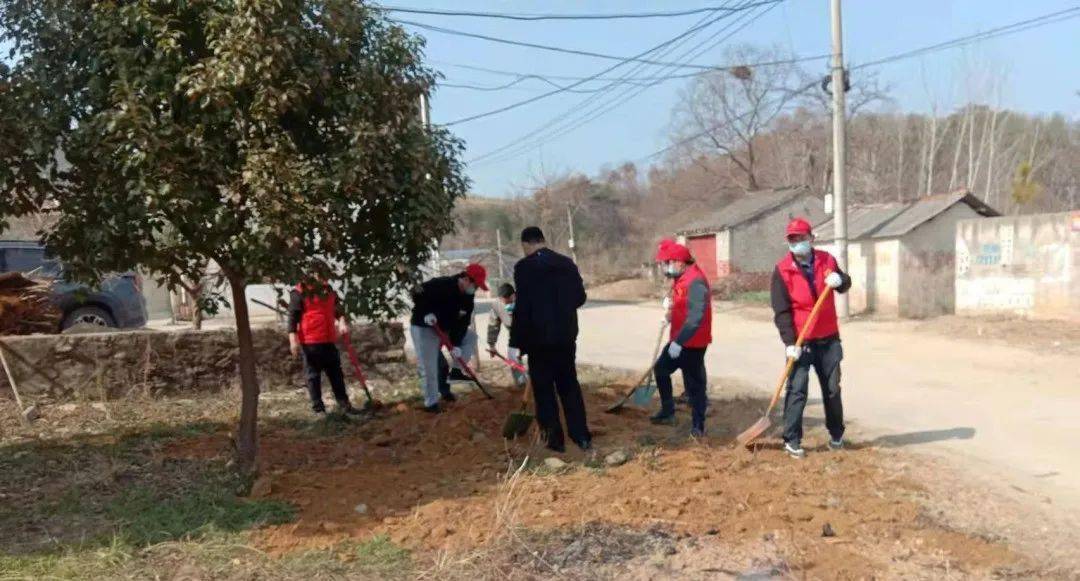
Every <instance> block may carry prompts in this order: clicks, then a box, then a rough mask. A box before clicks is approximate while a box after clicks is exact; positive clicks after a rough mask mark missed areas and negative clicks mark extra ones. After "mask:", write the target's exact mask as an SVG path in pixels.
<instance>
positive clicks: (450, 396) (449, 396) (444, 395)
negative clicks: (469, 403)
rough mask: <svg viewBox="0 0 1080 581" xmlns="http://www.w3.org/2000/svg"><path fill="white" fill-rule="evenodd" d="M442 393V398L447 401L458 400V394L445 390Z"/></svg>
mask: <svg viewBox="0 0 1080 581" xmlns="http://www.w3.org/2000/svg"><path fill="white" fill-rule="evenodd" d="M441 395H442V400H443V401H445V402H447V403H453V402H455V401H457V396H456V395H454V394H453V393H450V392H449V391H446V392H443V393H442V394H441Z"/></svg>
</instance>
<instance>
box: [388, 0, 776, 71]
mask: <svg viewBox="0 0 1080 581" xmlns="http://www.w3.org/2000/svg"><path fill="white" fill-rule="evenodd" d="M782 1H783V0H768V1H767V2H759V3H757V4H756V5H757V6H762V5H769V4H773V5H775V4H777V3H779V2H782ZM726 16H728V14H722V15H721V16H720V17H721V18H723V17H726ZM394 22H397V23H398V24H406V25H409V26H415V27H417V28H421V29H423V30H430V31H432V32H439V33H442V34H450V35H454V36H463V37H466V38H476V39H479V40H487V41H490V42H497V43H500V44H508V45H511V46H522V47H526V48H535V49H539V50H547V51H552V52H558V53H564V54H572V55H577V56H587V57H593V58H598V59H606V60H612V61H619V62H640V63H645V64H650V65H662V66H678V67H681V68H684V69H698V70H715V69H716V67H714V66H711V65H698V64H693V63H670V62H663V61H656V60H650V59H643V58H640V57H641V55H635V56H632V57H627V56H619V55H612V54H605V53H599V52H592V51H587V50H578V49H572V48H564V47H560V46H552V45H548V44H537V43H533V42H523V41H519V40H510V39H507V38H500V37H497V36H488V35H486V34H477V33H474V32H465V31H463V30H454V29H451V28H444V27H442V26H434V25H431V24H424V23H422V22H415V21H412V20H394Z"/></svg>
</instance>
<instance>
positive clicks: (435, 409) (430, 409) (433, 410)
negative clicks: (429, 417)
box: [420, 403, 442, 414]
mask: <svg viewBox="0 0 1080 581" xmlns="http://www.w3.org/2000/svg"><path fill="white" fill-rule="evenodd" d="M420 409H421V410H423V411H425V412H427V413H429V414H441V413H442V408H441V407H439V404H437V403H433V404H431V405H426V406H424V407H422V408H420Z"/></svg>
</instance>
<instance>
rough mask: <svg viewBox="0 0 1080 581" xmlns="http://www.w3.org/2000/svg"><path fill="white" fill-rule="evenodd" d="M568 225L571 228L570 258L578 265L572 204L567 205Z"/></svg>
mask: <svg viewBox="0 0 1080 581" xmlns="http://www.w3.org/2000/svg"><path fill="white" fill-rule="evenodd" d="M566 223H567V224H568V225H569V226H570V243H569V246H570V258H573V259H574V264H577V243H576V242H574V214H573V212H571V211H570V204H567V205H566Z"/></svg>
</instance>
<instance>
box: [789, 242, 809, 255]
mask: <svg viewBox="0 0 1080 581" xmlns="http://www.w3.org/2000/svg"><path fill="white" fill-rule="evenodd" d="M788 248H790V249H791V253H792V254H794V255H796V256H808V255H809V254H810V249H811V246H810V241H809V240H803V241H801V242H795V243H794V244H788Z"/></svg>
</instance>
